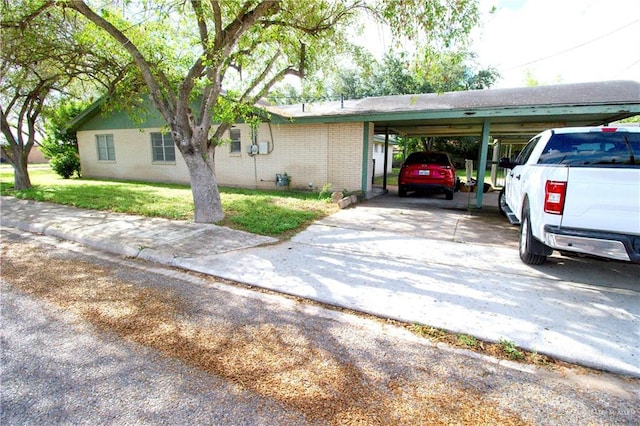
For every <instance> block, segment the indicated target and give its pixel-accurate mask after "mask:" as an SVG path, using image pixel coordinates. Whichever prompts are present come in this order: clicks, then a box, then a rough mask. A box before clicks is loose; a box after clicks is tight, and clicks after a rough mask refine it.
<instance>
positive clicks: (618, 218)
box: [561, 167, 640, 235]
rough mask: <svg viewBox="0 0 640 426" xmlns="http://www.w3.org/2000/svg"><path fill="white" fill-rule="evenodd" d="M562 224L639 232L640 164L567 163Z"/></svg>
mask: <svg viewBox="0 0 640 426" xmlns="http://www.w3.org/2000/svg"><path fill="white" fill-rule="evenodd" d="M561 226H563V227H569V228H582V229H595V230H600V231H612V232H620V233H624V234H635V235H640V168H597V167H588V168H587V167H570V168H569V174H568V184H567V193H566V199H565V205H564V213H563V216H562V222H561Z"/></svg>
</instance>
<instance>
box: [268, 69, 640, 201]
mask: <svg viewBox="0 0 640 426" xmlns="http://www.w3.org/2000/svg"><path fill="white" fill-rule="evenodd" d="M279 108H280V111H279V112H281V111H282V110H283V109H286V110H288V113H289V114H287V115H288V116H289V118H291V119H295V120H296V121H298V122H323V123H331V122H363V123H364V134H365V135H364V138H363V151H362V152H363V159H362V189H363V191H365V192H366V188H367V184H368V182H369V179H370V178H371V176H369V173H368V170H369V161H370V158H369V144H370V143H371V141H369V137H368V135H369V132H370V126H373V127H374V130H373V133H374V134H379V135H384V136H385V161H386V158H387V157H388V156H387V153H388V150H389V136H390V135H400V136H407V137H460V136H478V137H481V142H482V144H481V149H480V154H479V156H478V157H479V158H478V159H477V170H478V176H477V181H478V182H484V178H485V171H486V168H487V164H488V160H487V152H488V148H489V142H490V140H491V141H493V140H498V141H500V142H501V143H525V142H526V141H527V140H528V139H530V138H531V137H532V136H534V135H535V134H537V133H539V132H540V131H542V130H544V129H548V128H552V127H567V126H600V125H606V124H609V123H612V122H615V121H617V120H621V119H624V118H627V117H632V116H634V115H638V114H640V82H637V81H604V82H593V83H577V84H557V85H550V86H537V87H523V88H509V89H486V90H470V91H461V92H447V93H440V94H438V93H428V94H417V95H398V96H383V97H373V98H365V99H360V100H343V101H336V102H327V103H325V104H323V105H321V106H318V105H314V108H308V109H306V110H305V107H304V105H302V107H300V106H299V105H298V106H288V107H284V108H282V107H279ZM294 111H295V112H294ZM384 170H385V176H384V180H383V182H384V183H383V189H384V190H386V189H387V187H386V170H387V164H385V165H384ZM482 197H483V192H482V191H476V207H477V208H481V206H482Z"/></svg>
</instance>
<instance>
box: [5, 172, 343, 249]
mask: <svg viewBox="0 0 640 426" xmlns="http://www.w3.org/2000/svg"><path fill="white" fill-rule="evenodd" d="M29 176H30V178H31V184H32V185H33V188H31V189H29V190H24V191H15V190H14V189H13V168H12V167H11V166H8V165H2V167H1V168H0V194H2V195H10V196H13V197H16V198H23V199H30V200H36V201H48V202H52V203H58V204H65V205H71V206H75V207H80V208H86V209H95V210H108V211H112V212H119V213H128V214H135V215H140V216H148V217H164V218H167V219H180V220H192V219H193V198H192V195H191V189H190V187H189V186H187V185H175V184H163V183H151V182H131V181H116V180H101V179H86V178H72V179H63V178H61V177H60V176H58V175H57V174H55V173H54V172H53V171H52V170H51V169H50V168H49V167H48V166H39V165H38V166H29ZM220 197H221V199H222V207H223V209H224V212H225V219H224V220H223V221H222V222H220V223H218V225H223V226H228V227H230V228H234V229H240V230H243V231H247V232H251V233H254V234H259V235H268V236H273V237H278V238H289V237H291V236H293V235H295V234H296V233H298V232H299V231H301V230H302V229H304V228H306V227H307V226H308V225H309V224H310V223H311V222H313V221H315V220H318V219H320V218H322V217H325V216H328V215H330V214H332V213H334V212H336V211H337V210H338V207H337V205H335V204H334V203H332V202H331V200H329V199H326V198H321V197H320V196H319V194H318V193H312V192H297V191H288V190H273V191H262V190H249V189H237V188H223V187H221V188H220Z"/></svg>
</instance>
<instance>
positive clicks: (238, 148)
mask: <svg viewBox="0 0 640 426" xmlns="http://www.w3.org/2000/svg"><path fill="white" fill-rule="evenodd" d="M234 136H237V138H235V139H234ZM241 136H242V133H241V132H240V129H235V128H233V129H229V139H231V143H230V144H229V152H230V153H231V154H240V153H242V142H241Z"/></svg>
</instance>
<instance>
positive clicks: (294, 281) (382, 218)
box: [1, 193, 640, 377]
mask: <svg viewBox="0 0 640 426" xmlns="http://www.w3.org/2000/svg"><path fill="white" fill-rule="evenodd" d="M490 195H493V194H490ZM456 197H457V201H456V200H454V203H453V204H446V203H445V204H441V201H440V200H437V199H433V200H431V199H425V200H422V202H420V201H421V200H420V199H410V200H408V201H406V203H410V204H412V205H410V206H408V205H399V204H398V202H397V200H398V199H397V197H396V198H395V199H393V200H392V201H393V203H391V202H386V201H385V197H380V198H379V199H374V200H371V201H369V202H366V203H363V204H360V205H357V206H356V207H354V208H349V209H346V210H342V211H340V212H338V213H336V214H335V215H333V216H331V217H329V218H326V219H324V220H321V221H318V222H316V223H315V224H313V225H312V226H310V227H309V228H307V229H306V230H305V231H303V232H302V233H300V234H298V235H297V236H295V237H294V238H292V239H291V240H290V241H285V242H277V240H275V239H272V238H268V237H261V236H256V235H252V234H248V233H245V232H240V231H235V230H230V229H227V228H223V227H218V226H215V225H203V224H194V223H190V222H183V221H169V220H164V219H147V218H141V217H137V216H127V215H121V214H113V213H107V212H100V211H90V210H81V209H75V208H71V207H66V206H60V205H55V204H49V203H39V202H33V201H24V200H17V199H14V198H11V197H2V221H1V223H2V226H6V227H12V228H19V229H22V230H26V231H31V232H37V233H43V234H46V235H51V236H55V237H59V238H62V239H68V240H73V241H77V242H80V243H83V244H86V245H89V246H92V247H96V248H99V249H104V250H108V251H111V252H114V253H119V254H122V255H125V256H129V257H137V258H141V259H146V260H151V261H155V262H160V263H163V264H166V265H171V266H175V267H180V268H184V269H187V270H193V271H198V272H202V273H205V274H210V275H215V276H219V277H222V278H226V279H230V280H235V281H239V282H243V283H246V284H250V285H255V286H258V287H263V288H268V289H272V290H275V291H278V292H282V293H287V294H292V295H297V296H301V297H306V298H310V299H314V300H317V301H320V302H324V303H328V304H332V305H337V306H342V307H345V308H349V309H354V310H358V311H362V312H366V313H371V314H374V315H377V316H380V317H384V318H392V319H397V320H401V321H406V322H411V323H413V322H416V323H422V324H428V325H430V326H433V327H439V328H443V329H446V330H449V331H452V332H458V333H465V334H469V335H472V336H475V337H477V338H479V339H482V340H487V341H498V340H500V339H507V340H510V341H513V342H515V343H516V344H517V345H518V346H520V347H522V348H524V349H527V350H533V351H538V352H539V353H543V354H547V355H549V356H552V357H555V358H558V359H561V360H565V361H568V362H572V363H576V364H581V365H585V366H589V367H594V368H599V369H603V370H607V371H611V372H614V373H621V374H625V375H630V376H635V377H640V265H631V264H623V263H616V262H604V261H599V260H594V259H580V258H567V257H561V256H558V255H556V256H554V257H551V258H550V260H549V262H547V263H546V264H545V265H542V266H538V267H531V266H527V265H524V264H523V263H522V262H520V259H519V258H518V252H517V246H516V244H517V228H515V229H514V228H510V227H509V226H508V225H505V222H506V219H501V218H499V217H498V216H497V213H496V214H489V213H486V214H469V213H468V212H466V211H463V210H459V209H456V208H455V206H457V204H459V203H464V201H465V200H466V199H467V197H468V196H467V194H464V193H458V194H456ZM462 198H464V200H463V199H462ZM487 198H489V201H491V200H492V198H491V197H487ZM493 198H495V197H493ZM443 201H444V200H443ZM403 202H405V201H403ZM451 206H453V208H452V207H451ZM496 234H498V235H497V236H496ZM514 241H515V243H514Z"/></svg>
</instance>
